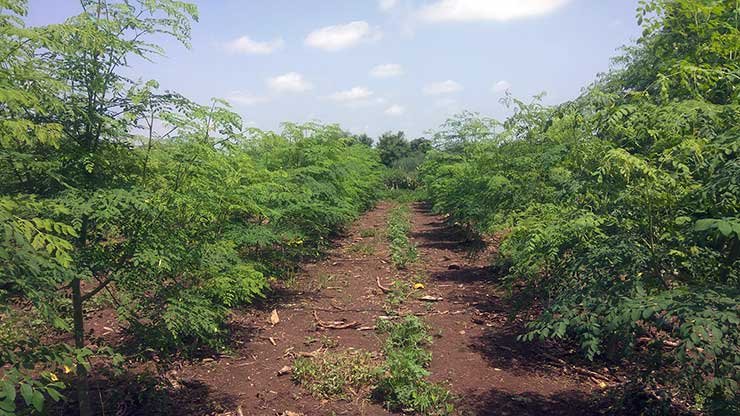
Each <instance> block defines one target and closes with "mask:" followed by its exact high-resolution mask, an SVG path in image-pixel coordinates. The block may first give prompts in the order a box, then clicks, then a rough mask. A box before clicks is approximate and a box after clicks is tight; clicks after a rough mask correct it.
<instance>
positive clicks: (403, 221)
mask: <svg viewBox="0 0 740 416" xmlns="http://www.w3.org/2000/svg"><path fill="white" fill-rule="evenodd" d="M410 233H411V212H410V211H409V208H408V206H406V205H399V206H397V207H395V208H393V209H392V210H391V211H390V213H389V214H388V231H387V233H386V235H387V237H388V243H389V248H390V251H391V262H392V263H393V265H394V266H396V268H398V269H404V268H406V267H407V266H408V265H409V264H411V263H413V262H415V261H416V259H417V257H418V253H417V251H416V246H415V245H414V243H413V242H411V240H410V239H409V234H410Z"/></svg>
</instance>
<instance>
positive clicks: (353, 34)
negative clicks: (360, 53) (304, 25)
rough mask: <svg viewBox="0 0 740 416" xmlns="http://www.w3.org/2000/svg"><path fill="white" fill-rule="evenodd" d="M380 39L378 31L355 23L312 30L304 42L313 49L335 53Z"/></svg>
mask: <svg viewBox="0 0 740 416" xmlns="http://www.w3.org/2000/svg"><path fill="white" fill-rule="evenodd" d="M381 37H382V34H381V32H380V30H379V29H377V28H372V27H370V25H368V24H367V22H364V21H357V22H351V23H347V24H346V25H336V26H327V27H323V28H321V29H317V30H314V31H313V32H311V33H309V34H308V36H306V41H305V42H306V45H308V46H311V47H313V48H318V49H323V50H325V51H330V52H335V51H339V50H342V49H346V48H349V47H352V46H356V45H358V44H360V43H362V42H371V41H375V40H378V39H380V38H381Z"/></svg>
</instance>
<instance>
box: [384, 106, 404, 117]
mask: <svg viewBox="0 0 740 416" xmlns="http://www.w3.org/2000/svg"><path fill="white" fill-rule="evenodd" d="M404 113H406V108H405V107H403V106H400V105H398V104H393V105H392V106H390V107H388V108H387V109H386V110H385V114H386V115H389V116H394V117H397V116H402V115H403V114H404Z"/></svg>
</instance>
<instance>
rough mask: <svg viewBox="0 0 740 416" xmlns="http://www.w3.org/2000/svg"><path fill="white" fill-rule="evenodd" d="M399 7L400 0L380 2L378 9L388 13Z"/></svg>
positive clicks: (380, 0) (381, 0)
mask: <svg viewBox="0 0 740 416" xmlns="http://www.w3.org/2000/svg"><path fill="white" fill-rule="evenodd" d="M397 5H398V0H378V7H380V10H382V11H384V12H387V11H388V10H390V9H392V8H394V7H396V6H397Z"/></svg>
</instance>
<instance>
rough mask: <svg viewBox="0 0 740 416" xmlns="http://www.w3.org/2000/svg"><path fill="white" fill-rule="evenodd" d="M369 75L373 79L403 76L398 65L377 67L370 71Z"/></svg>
mask: <svg viewBox="0 0 740 416" xmlns="http://www.w3.org/2000/svg"><path fill="white" fill-rule="evenodd" d="M370 75H371V76H373V77H375V78H392V77H398V76H401V75H403V67H401V65H398V64H383V65H378V66H376V67H375V68H373V69H371V70H370Z"/></svg>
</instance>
